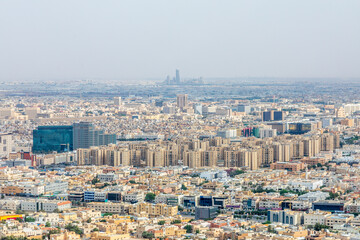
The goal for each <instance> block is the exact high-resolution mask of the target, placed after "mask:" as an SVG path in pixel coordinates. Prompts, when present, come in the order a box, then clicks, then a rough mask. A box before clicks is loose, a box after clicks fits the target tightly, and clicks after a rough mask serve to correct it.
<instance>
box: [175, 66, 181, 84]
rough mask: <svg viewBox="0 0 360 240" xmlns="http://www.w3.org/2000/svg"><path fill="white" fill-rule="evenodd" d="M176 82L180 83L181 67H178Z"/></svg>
mask: <svg viewBox="0 0 360 240" xmlns="http://www.w3.org/2000/svg"><path fill="white" fill-rule="evenodd" d="M175 82H176V83H177V84H179V83H180V71H179V69H176V77H175Z"/></svg>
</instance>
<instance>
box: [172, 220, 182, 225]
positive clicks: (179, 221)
mask: <svg viewBox="0 0 360 240" xmlns="http://www.w3.org/2000/svg"><path fill="white" fill-rule="evenodd" d="M179 223H181V220H178V219H176V220H174V221H172V222H171V224H179Z"/></svg>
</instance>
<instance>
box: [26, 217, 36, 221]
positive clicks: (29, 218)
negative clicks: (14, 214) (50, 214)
mask: <svg viewBox="0 0 360 240" xmlns="http://www.w3.org/2000/svg"><path fill="white" fill-rule="evenodd" d="M35 220H36V219H35V218H32V217H25V222H35Z"/></svg>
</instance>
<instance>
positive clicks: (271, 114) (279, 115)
mask: <svg viewBox="0 0 360 240" xmlns="http://www.w3.org/2000/svg"><path fill="white" fill-rule="evenodd" d="M262 120H263V121H264V122H267V121H281V120H284V113H283V112H282V111H274V110H271V111H267V112H263V113H262Z"/></svg>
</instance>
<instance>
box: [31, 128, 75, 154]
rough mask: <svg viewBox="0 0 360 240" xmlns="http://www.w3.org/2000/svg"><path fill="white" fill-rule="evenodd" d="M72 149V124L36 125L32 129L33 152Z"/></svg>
mask: <svg viewBox="0 0 360 240" xmlns="http://www.w3.org/2000/svg"><path fill="white" fill-rule="evenodd" d="M72 150H73V126H38V128H37V129H35V130H33V147H32V151H33V152H34V153H50V152H55V151H56V152H67V151H72Z"/></svg>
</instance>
